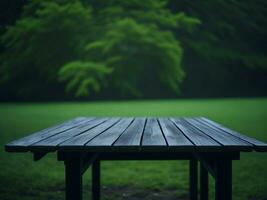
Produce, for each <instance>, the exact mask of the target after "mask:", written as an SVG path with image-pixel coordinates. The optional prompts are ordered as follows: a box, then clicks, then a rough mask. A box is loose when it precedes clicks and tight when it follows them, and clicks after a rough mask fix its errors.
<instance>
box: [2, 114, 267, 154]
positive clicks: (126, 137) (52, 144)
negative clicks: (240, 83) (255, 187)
mask: <svg viewBox="0 0 267 200" xmlns="http://www.w3.org/2000/svg"><path fill="white" fill-rule="evenodd" d="M5 149H6V151H10V152H24V151H33V152H35V151H36V152H38V151H41V152H50V151H56V150H57V151H89V152H110V151H122V152H124V151H136V152H137V151H138V152H140V151H147V150H148V151H154V152H166V151H167V152H169V151H174V152H175V151H177V152H179V151H181V152H193V151H200V152H206V151H207V152H213V151H214V152H217V151H253V150H255V151H267V144H266V143H264V142H261V141H259V140H256V139H254V138H251V137H247V136H245V135H242V134H240V133H238V132H236V131H233V130H231V129H229V128H226V127H224V126H222V125H220V124H218V123H216V122H214V121H211V120H210V119H207V118H204V117H198V118H139V117H138V118H119V117H118V118H116V117H109V118H108V117H107V118H105V117H104V118H99V117H79V118H75V119H72V120H70V121H67V122H65V123H62V124H59V125H55V126H53V127H50V128H47V129H44V130H41V131H39V132H36V133H34V134H31V135H29V136H26V137H24V138H21V139H18V140H15V141H12V142H10V143H8V144H6V145H5Z"/></svg>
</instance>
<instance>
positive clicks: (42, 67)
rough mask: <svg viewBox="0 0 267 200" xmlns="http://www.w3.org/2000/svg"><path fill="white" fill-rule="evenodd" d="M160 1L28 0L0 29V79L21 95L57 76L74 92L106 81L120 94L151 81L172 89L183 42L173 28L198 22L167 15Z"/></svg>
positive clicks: (179, 76) (139, 90)
mask: <svg viewBox="0 0 267 200" xmlns="http://www.w3.org/2000/svg"><path fill="white" fill-rule="evenodd" d="M166 3H167V1H166V0H148V1H144V2H141V1H137V0H133V1H121V0H110V1H78V0H71V1H66V0H56V1H52V0H43V1H41V0H35V1H31V2H30V3H29V4H27V5H26V6H25V7H24V11H23V14H22V17H21V19H19V20H18V21H17V22H16V23H15V25H13V26H10V27H8V29H7V31H6V32H5V34H4V35H3V36H2V42H3V44H4V46H5V52H4V54H3V55H2V57H1V60H2V63H1V67H0V80H1V82H2V84H7V85H8V84H10V85H12V86H13V85H17V86H18V85H19V87H16V88H14V90H16V91H15V92H16V93H17V94H18V95H22V96H25V97H27V96H31V95H32V94H34V93H35V92H37V91H38V89H39V88H45V87H44V86H45V85H47V84H48V85H49V84H51V85H56V84H57V85H59V83H57V81H58V80H59V81H64V82H66V85H67V86H66V90H67V91H68V92H72V93H73V94H75V96H87V95H89V94H90V92H89V91H90V90H92V91H95V92H97V91H100V90H101V88H102V87H105V86H107V87H108V88H110V89H114V90H117V91H119V94H120V95H125V96H129V95H130V96H142V94H143V93H144V92H145V91H146V90H149V89H155V86H157V85H165V86H166V88H169V89H171V90H173V91H175V92H177V93H179V85H180V83H181V81H182V80H183V77H184V72H183V70H182V67H181V59H182V48H181V46H180V44H179V42H178V40H177V39H175V37H174V36H173V32H174V31H175V30H177V29H183V30H184V31H191V30H192V27H194V26H195V25H196V24H198V23H199V21H198V20H197V19H195V18H190V17H188V16H186V15H185V14H183V13H178V14H172V13H171V12H170V11H169V10H168V9H167V8H166ZM14 58H16V59H14ZM15 81H16V83H14V82H15ZM18 88H19V89H18ZM43 92H44V91H43Z"/></svg>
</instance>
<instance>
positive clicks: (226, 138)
mask: <svg viewBox="0 0 267 200" xmlns="http://www.w3.org/2000/svg"><path fill="white" fill-rule="evenodd" d="M184 119H185V120H186V121H187V122H188V123H190V124H191V125H192V126H194V127H195V128H197V129H198V130H200V131H201V132H203V133H205V134H206V135H208V136H209V137H211V138H213V139H214V140H216V141H217V142H218V143H220V144H222V145H223V146H224V148H225V149H227V150H238V151H249V150H252V145H251V144H249V143H248V142H245V141H243V140H240V139H239V138H237V137H234V136H232V135H230V134H228V133H226V132H224V131H221V130H219V129H214V128H211V127H210V126H207V125H206V124H203V123H200V122H199V121H197V120H196V119H190V118H184Z"/></svg>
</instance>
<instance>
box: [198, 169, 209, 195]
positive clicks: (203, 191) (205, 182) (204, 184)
mask: <svg viewBox="0 0 267 200" xmlns="http://www.w3.org/2000/svg"><path fill="white" fill-rule="evenodd" d="M208 199H209V176H208V171H207V170H206V169H205V167H204V166H203V164H201V165H200V200H208Z"/></svg>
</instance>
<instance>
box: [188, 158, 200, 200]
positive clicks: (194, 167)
mask: <svg viewBox="0 0 267 200" xmlns="http://www.w3.org/2000/svg"><path fill="white" fill-rule="evenodd" d="M189 171H190V172H189V173H190V174H189V179H190V200H197V199H198V161H197V159H191V160H190V170H189Z"/></svg>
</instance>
